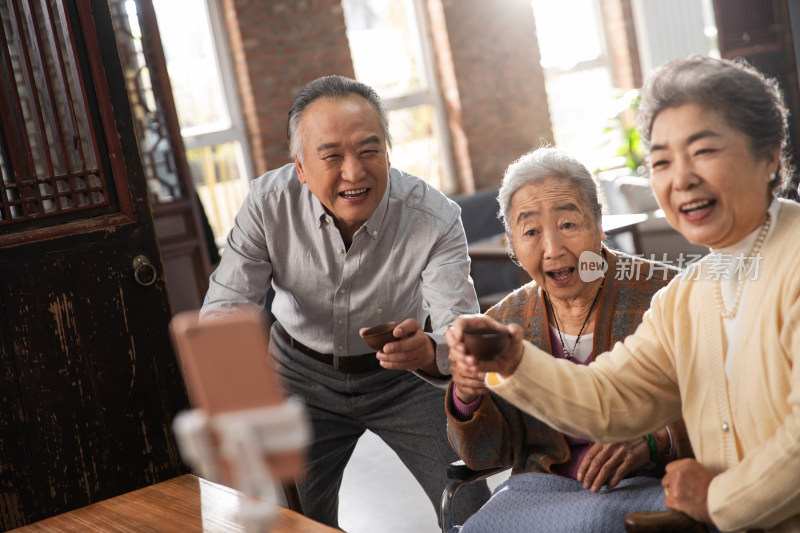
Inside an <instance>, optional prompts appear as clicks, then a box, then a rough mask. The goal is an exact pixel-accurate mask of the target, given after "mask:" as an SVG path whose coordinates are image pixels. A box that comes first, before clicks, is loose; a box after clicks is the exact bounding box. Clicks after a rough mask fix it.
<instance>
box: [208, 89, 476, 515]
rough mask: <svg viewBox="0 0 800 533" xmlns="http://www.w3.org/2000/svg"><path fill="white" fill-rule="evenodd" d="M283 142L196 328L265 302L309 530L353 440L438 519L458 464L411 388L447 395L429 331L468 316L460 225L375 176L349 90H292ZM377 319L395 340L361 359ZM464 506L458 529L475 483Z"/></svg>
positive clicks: (399, 177) (379, 115)
mask: <svg viewBox="0 0 800 533" xmlns="http://www.w3.org/2000/svg"><path fill="white" fill-rule="evenodd" d="M288 134H289V145H290V150H291V155H292V157H293V158H294V163H293V164H288V165H286V166H284V167H282V168H279V169H277V170H273V171H271V172H268V173H267V174H265V175H263V176H261V177H260V178H258V179H256V180H254V181H253V182H252V185H251V189H250V193H249V195H248V196H247V199H246V200H245V203H244V205H243V207H242V208H241V210H240V211H239V213H238V215H237V216H236V224H235V226H234V228H233V230H232V231H231V233H230V234H229V235H228V239H227V245H226V248H225V252H224V253H223V255H222V261H221V263H220V265H219V268H217V270H216V271H215V272H214V273H213V274H212V276H211V283H210V287H209V291H208V295H207V297H206V302H205V304H204V305H203V309H202V315H203V316H207V315H209V314H213V313H217V312H220V311H224V310H225V308H229V307H231V306H236V305H242V304H244V305H250V306H254V307H256V308H259V309H262V308H263V307H264V305H265V298H266V294H267V290H268V289H269V286H270V283H271V284H272V286H273V287H274V289H275V300H274V303H273V305H272V313H273V315H274V316H275V317H276V319H277V322H276V323H275V324H274V325H273V327H272V335H271V345H270V346H271V352H272V354H273V356H274V358H275V360H276V364H277V365H278V370H279V372H280V373H281V375H282V376H283V378H284V381H285V383H286V386H287V389H288V390H289V392H290V394H293V395H297V396H300V397H301V398H302V399H303V400H304V401H305V403H306V407H307V410H308V412H309V414H310V416H311V420H312V425H313V429H314V438H313V443H312V446H311V449H310V450H309V457H308V471H307V474H306V476H305V478H304V479H303V480H300V481H299V483H298V489H299V493H300V499H301V502H302V504H303V508H304V510H305V513H306V514H307V515H308V516H310V517H311V518H314V519H315V520H318V521H320V522H323V523H325V524H328V525H331V526H338V502H339V498H338V492H339V486H340V484H341V481H342V473H343V471H344V468H345V465H346V464H347V462H348V460H349V459H350V456H351V454H352V452H353V449H354V447H355V445H356V442H357V441H358V439H359V437H360V436H361V435H362V434H363V433H364V431H365V430H367V429H369V430H371V431H372V432H374V433H375V434H377V435H378V436H379V437H381V438H382V439H383V440H384V441H385V442H386V443H387V444H388V445H389V446H391V448H392V449H393V450H394V451H395V452H396V453H397V455H398V456H400V458H401V459H402V461H403V463H404V464H405V465H406V466H407V467H408V468H409V470H410V471H411V472H412V474H413V475H414V477H415V478H416V479H417V481H418V482H419V483H420V485H422V487H423V488H424V490H425V492H426V493H427V495H428V497H429V498H430V499H431V503H433V505H434V508H435V509H438V501H439V496H440V495H441V492H442V489H443V488H444V486H445V484H446V469H447V465H448V464H449V463H450V462H451V461H454V460H456V459H457V457H456V455H455V453H454V452H453V451H452V449H451V448H450V445H449V443H448V441H447V435H446V417H445V413H444V390H443V389H442V388H439V387H435V386H432V385H431V384H430V383H426V381H429V382H431V383H436V384H443V383H446V382H447V379H448V378H449V376H448V375H447V374H448V373H449V362H448V358H447V355H448V348H447V344H446V343H445V342H444V332H445V330H446V329H447V328H448V326H450V324H451V323H452V321H453V320H454V319H455V317H457V316H458V315H460V314H463V313H473V312H477V310H478V302H477V298H476V296H475V291H474V289H473V286H472V280H471V279H470V277H469V259H468V257H467V242H466V238H465V236H464V230H463V228H462V225H461V219H460V210H459V208H458V206H457V205H456V204H455V203H454V202H452V201H451V200H449V199H447V198H446V197H445V196H444V195H443V194H442V193H440V192H439V191H437V190H435V189H434V188H432V187H431V186H429V185H427V184H426V183H425V182H424V181H422V180H421V179H419V178H417V177H415V176H412V175H410V174H407V173H404V172H402V171H400V170H397V169H395V168H390V162H389V152H388V150H389V148H391V138H390V136H389V128H388V120H387V115H386V110H385V107H384V105H383V103H382V102H381V100H380V98H379V97H378V95H377V94H376V93H375V91H374V90H372V89H371V88H370V87H368V86H366V85H364V84H363V83H360V82H357V81H354V80H351V79H348V78H343V77H340V76H329V77H325V78H319V79H317V80H315V81H313V82H311V83H309V84H308V85H306V86H305V87H304V88H303V89H302V90H301V91H300V92H299V93H298V95H297V96H296V97H295V99H294V102H293V103H292V106H291V108H290V109H289V127H288ZM390 320H397V321H400V325H399V326H397V327H396V328H395V330H394V332H395V335H396V336H398V337H401V340H398V341H395V342H392V343H390V344H387V345H386V346H385V347H384V349H383V351H382V352H378V353H377V355H376V354H375V353H374V352H371V353H370V349H369V348H368V346H367V345H366V343H365V342H364V340H363V339H362V338H361V336H360V333H359V331H360V330H361V329H362V328H364V327H369V326H374V325H376V324H379V323H382V322H387V321H390ZM428 322H429V324H430V332H428V333H426V332H424V331H423V329H424V328H423V324H426V323H428ZM220 356H221V357H224V354H220ZM414 374H416V375H414ZM420 378H423V379H424V380H423V379H420ZM465 492H469V494H465V495H464V496H465V497H463V498H459V502H461V504H462V506H461V508H460V509H456V510H455V513H456V514H457V515H460V516H461V520H463V519H466V518H467V517H468V516H469V515H470V514H472V512H473V511H475V510H477V509H478V508H479V507H480V506H481V505H482V504H483V503H484V502H485V501H486V499H487V498H488V496H489V491H488V488H487V487H486V485H485V484H481V485H478V486H476V487H470V488H469V489H465ZM461 523H463V522H461Z"/></svg>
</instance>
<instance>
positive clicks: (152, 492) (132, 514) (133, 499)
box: [13, 474, 341, 533]
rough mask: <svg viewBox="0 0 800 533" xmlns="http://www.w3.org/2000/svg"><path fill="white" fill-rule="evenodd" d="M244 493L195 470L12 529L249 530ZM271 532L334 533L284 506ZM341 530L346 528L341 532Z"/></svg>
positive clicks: (75, 532)
mask: <svg viewBox="0 0 800 533" xmlns="http://www.w3.org/2000/svg"><path fill="white" fill-rule="evenodd" d="M244 498H248V496H245V495H244V494H242V493H241V492H238V491H236V490H233V489H230V488H228V487H225V486H222V485H217V484H216V483H211V482H210V481H206V480H204V479H200V478H198V477H196V476H193V475H191V474H186V475H184V476H180V477H177V478H174V479H170V480H169V481H164V482H162V483H157V484H155V485H151V486H149V487H145V488H143V489H139V490H136V491H133V492H129V493H127V494H123V495H121V496H117V497H116V498H111V499H109V500H105V501H102V502H98V503H95V504H92V505H89V506H87V507H82V508H80V509H76V510H74V511H70V512H68V513H64V514H61V515H58V516H54V517H51V518H47V519H45V520H42V521H40V522H36V523H34V524H30V525H27V526H24V527H21V528H19V529H15V530H13V531H14V532H16V533H39V532H62V533H79V532H80V533H84V532H89V531H91V532H93V533H94V532H114V533H123V532H147V533H174V532H178V531H179V532H181V533H184V532H186V533H193V532H206V533H213V532H220V533H222V532H225V533H229V532H235V531H244V529H243V528H242V526H241V525H240V524H238V523H237V522H236V521H235V520H234V513H235V512H236V509H237V507H238V502H239V501H240V500H242V499H244ZM277 511H278V516H277V518H276V520H275V522H274V523H273V525H272V528H271V529H270V530H269V531H270V533H331V532H339V530H338V529H333V528H331V527H328V526H325V525H322V524H320V523H318V522H314V521H313V520H311V519H309V518H306V517H304V516H301V515H299V514H297V513H295V512H293V511H290V510H288V509H284V508H282V507H279V508H278V509H277ZM339 533H341V532H339Z"/></svg>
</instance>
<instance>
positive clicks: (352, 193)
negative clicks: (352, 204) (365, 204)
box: [339, 188, 369, 200]
mask: <svg viewBox="0 0 800 533" xmlns="http://www.w3.org/2000/svg"><path fill="white" fill-rule="evenodd" d="M368 192H369V189H368V188H364V189H350V190H349V191H342V192H340V193H339V196H341V197H342V198H344V199H345V200H355V199H356V198H363V197H364V196H366V195H367V193H368Z"/></svg>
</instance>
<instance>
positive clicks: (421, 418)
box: [270, 334, 489, 527]
mask: <svg viewBox="0 0 800 533" xmlns="http://www.w3.org/2000/svg"><path fill="white" fill-rule="evenodd" d="M270 337H271V339H270V352H271V353H272V354H273V358H274V359H275V364H276V368H277V370H278V372H279V373H280V374H281V376H282V377H283V383H284V386H285V387H286V389H287V391H286V392H287V393H288V394H290V395H292V396H295V397H299V398H300V399H302V400H303V401H304V402H305V405H306V410H307V412H308V415H309V418H310V419H311V424H312V428H313V437H312V444H311V446H310V448H309V450H308V458H307V470H306V475H305V478H304V479H301V480H298V482H297V489H298V493H299V494H300V501H301V503H302V504H303V511H304V512H305V514H306V516H308V517H309V518H312V519H314V520H316V521H318V522H322V523H323V524H327V525H329V526H332V527H338V514H339V487H340V486H341V483H342V475H343V473H344V468H345V466H346V465H347V462H348V461H349V460H350V456H351V455H352V453H353V449H354V448H355V446H356V442H358V439H359V437H361V435H363V434H364V431H366V430H370V431H372V432H373V433H375V434H376V435H378V437H380V438H381V439H382V440H383V441H384V442H385V443H386V444H388V445H389V447H391V448H392V450H394V451H395V453H397V455H398V456H399V457H400V460H401V461H402V462H403V464H404V465H405V466H406V468H408V469H409V471H410V472H411V473H412V474H413V475H414V477H415V478H416V480H417V482H418V483H419V484H420V485H421V486H422V488H423V490H424V491H425V493H426V494H427V495H428V498H429V499H430V500H431V504H432V505H433V508H434V511H435V512H436V513H437V516H438V511H439V501H440V499H441V496H442V491H443V490H444V487H445V485H446V484H447V465H448V464H450V463H451V462H453V461H456V460H458V457H457V456H456V454H455V452H454V451H453V450H452V448H451V447H450V443H449V442H448V440H447V417H446V415H445V412H444V398H445V391H444V389H440V388H437V387H435V386H433V385H431V384H430V383H427V382H425V381H423V380H422V379H420V378H418V377H417V376H415V375H414V374H412V373H411V372H408V371H405V370H384V369H381V370H376V371H374V372H366V373H363V374H345V373H342V372H340V371H337V370H334V369H333V367H331V366H328V365H326V364H324V363H321V362H319V361H316V360H314V359H312V358H311V357H309V356H307V355H305V354H303V353H302V352H299V351H297V350H295V349H294V348H292V347H291V346H289V345H287V344H286V343H284V342H283V339H281V338H280V337H279V336H278V335H276V334H273V335H270ZM378 475H380V473H378ZM488 499H489V488H488V487H487V485H486V482H485V481H482V482H480V483H473V484H470V485H469V486H467V487H464V488H463V489H462V490H461V491H459V497H458V498H457V499H456V500H455V502H454V506H453V512H454V517H455V519H456V520H457V523H464V521H466V519H467V518H469V516H470V515H472V513H474V512H475V511H477V510H478V509H479V508H480V507H481V505H483V504H484V503H485V502H486V501H487V500H488Z"/></svg>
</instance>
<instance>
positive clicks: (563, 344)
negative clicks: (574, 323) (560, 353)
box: [542, 280, 605, 359]
mask: <svg viewBox="0 0 800 533" xmlns="http://www.w3.org/2000/svg"><path fill="white" fill-rule="evenodd" d="M603 283H605V280H603V281H602V282H601V283H600V288H599V289H597V294H595V295H594V300H592V305H590V306H589V312H588V313H586V318H584V319H583V325H581V329H580V331H578V337H577V338H576V339H575V344H574V345H573V346H572V350H570V349H569V348H567V343H566V342H564V337H563V336H562V335H561V326H559V325H558V317H557V316H556V308H555V306H554V305H553V302H551V301H550V296H548V294H547V291H542V292H544V298H545V300H547V304H548V305H549V306H550V309H552V310H553V320H554V321H555V323H556V331H558V340H559V341H561V348H562V349H563V350H564V357H566V358H567V359H572V358H573V357H574V356H575V351H576V350H577V349H578V343H579V342H580V341H581V334H582V333H583V328H585V327H586V323H587V322H589V317H590V316H591V315H592V309H594V304H596V303H597V299H598V298H599V297H600V291H601V290H603Z"/></svg>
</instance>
